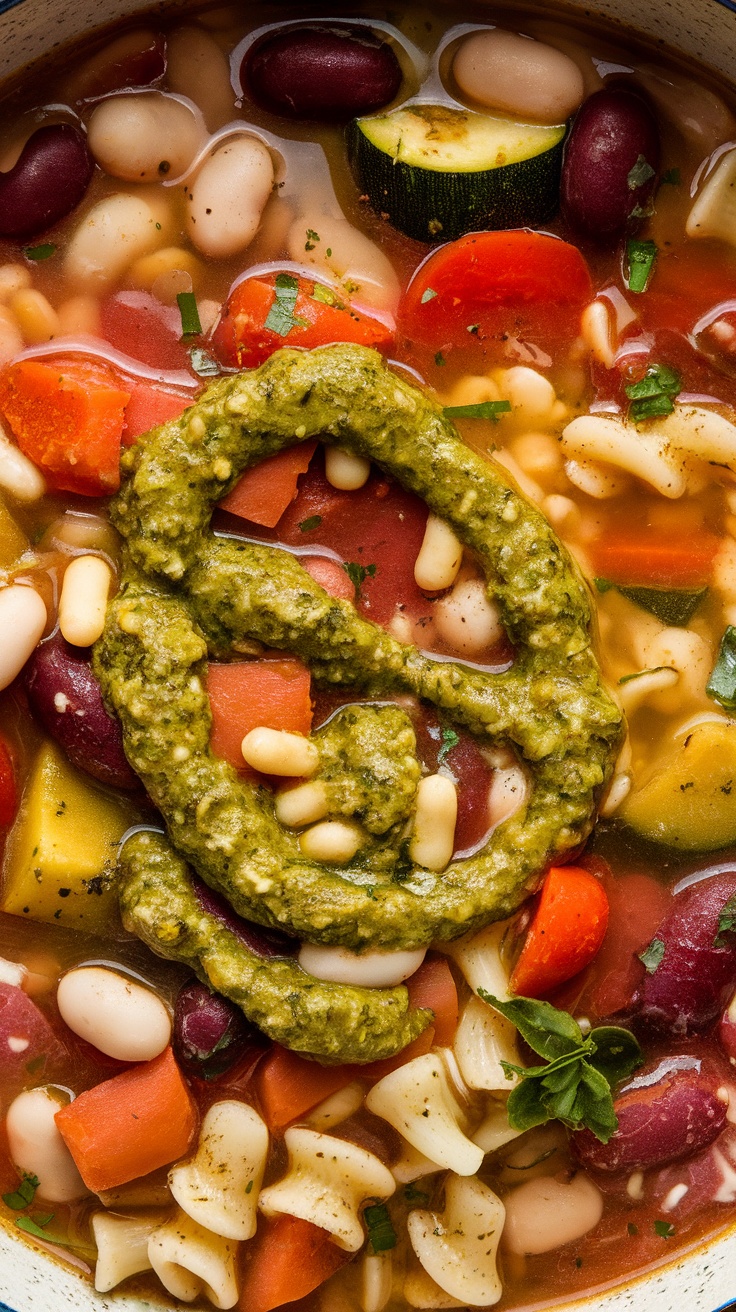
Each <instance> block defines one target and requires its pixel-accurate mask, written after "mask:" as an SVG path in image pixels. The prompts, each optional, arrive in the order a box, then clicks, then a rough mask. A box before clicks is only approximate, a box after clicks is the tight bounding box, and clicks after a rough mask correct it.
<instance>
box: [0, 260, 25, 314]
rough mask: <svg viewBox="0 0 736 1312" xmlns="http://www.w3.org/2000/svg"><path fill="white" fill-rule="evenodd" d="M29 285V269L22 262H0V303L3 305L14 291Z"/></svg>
mask: <svg viewBox="0 0 736 1312" xmlns="http://www.w3.org/2000/svg"><path fill="white" fill-rule="evenodd" d="M30 285H31V271H30V269H27V268H26V266H25V265H24V264H0V305H5V304H6V303H7V302H8V301H9V300H11V299H12V298H13V296H15V293H16V292H19V291H22V289H23V288H24V287H30Z"/></svg>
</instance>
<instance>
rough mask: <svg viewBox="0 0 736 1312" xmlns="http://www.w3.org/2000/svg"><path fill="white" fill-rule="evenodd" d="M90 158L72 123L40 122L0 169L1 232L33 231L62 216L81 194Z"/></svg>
mask: <svg viewBox="0 0 736 1312" xmlns="http://www.w3.org/2000/svg"><path fill="white" fill-rule="evenodd" d="M93 168H94V163H93V160H92V156H91V155H90V153H89V151H88V149H87V139H86V137H85V136H84V133H83V132H80V130H79V128H75V127H73V125H72V124H71V123H53V124H50V125H49V126H48V127H43V128H39V129H38V131H37V132H34V133H33V136H32V137H30V139H29V140H28V141H27V142H26V144H25V146H24V147H23V150H22V151H21V154H20V158H19V159H18V160H17V161H16V163H15V164H14V165H13V168H12V169H8V171H7V172H6V173H0V237H20V238H21V239H22V240H25V239H26V238H27V237H35V236H36V235H37V234H38V233H40V232H43V231H44V229H46V228H50V227H51V226H52V225H53V224H54V223H58V222H59V220H60V219H64V218H66V216H67V214H71V212H72V210H73V209H75V208H76V206H77V205H78V204H79V202H80V200H81V199H82V197H83V196H84V193H85V192H86V190H87V187H88V185H89V181H90V178H91V177H92V170H93Z"/></svg>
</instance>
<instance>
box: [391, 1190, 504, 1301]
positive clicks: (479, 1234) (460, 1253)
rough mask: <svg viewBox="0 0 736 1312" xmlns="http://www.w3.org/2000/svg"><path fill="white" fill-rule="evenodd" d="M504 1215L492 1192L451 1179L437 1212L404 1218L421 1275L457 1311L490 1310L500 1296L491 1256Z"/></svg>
mask: <svg viewBox="0 0 736 1312" xmlns="http://www.w3.org/2000/svg"><path fill="white" fill-rule="evenodd" d="M505 1214H506V1213H505V1209H504V1205H503V1203H502V1202H501V1199H500V1198H498V1197H497V1196H496V1194H494V1193H493V1190H492V1189H489V1188H488V1186H487V1185H485V1184H483V1183H482V1182H481V1181H480V1180H478V1179H475V1178H474V1179H462V1178H460V1177H459V1176H457V1175H450V1176H449V1177H448V1179H447V1183H446V1185H445V1210H444V1212H443V1213H440V1214H438V1213H436V1212H430V1211H421V1210H420V1211H415V1212H410V1213H409V1216H408V1219H407V1228H408V1231H409V1239H410V1241H411V1246H412V1248H413V1249H414V1252H415V1253H416V1255H417V1257H418V1258H419V1261H420V1262H421V1264H422V1266H423V1267H424V1270H425V1271H426V1272H427V1274H428V1275H429V1276H431V1278H432V1280H434V1282H435V1284H437V1285H439V1287H440V1289H444V1291H445V1293H447V1294H450V1295H451V1296H452V1297H453V1298H458V1299H460V1301H461V1304H462V1306H471V1307H490V1306H492V1304H494V1303H497V1302H498V1300H499V1298H500V1297H501V1294H502V1292H503V1289H502V1285H501V1279H500V1276H499V1274H498V1269H497V1266H496V1254H497V1251H498V1243H499V1240H500V1238H501V1233H502V1231H503V1223H504V1217H505Z"/></svg>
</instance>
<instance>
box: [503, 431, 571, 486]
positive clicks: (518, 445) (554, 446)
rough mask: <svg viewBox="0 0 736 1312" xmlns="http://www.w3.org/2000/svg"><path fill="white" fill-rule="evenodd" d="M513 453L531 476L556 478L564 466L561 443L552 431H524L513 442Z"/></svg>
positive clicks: (520, 465) (519, 464)
mask: <svg viewBox="0 0 736 1312" xmlns="http://www.w3.org/2000/svg"><path fill="white" fill-rule="evenodd" d="M511 454H512V455H513V457H514V459H515V461H516V463H517V464H518V466H519V468H520V469H523V471H524V473H525V474H527V475H528V477H529V478H537V479H542V480H544V479H549V478H554V477H555V475H556V474H558V473H559V471H560V470H561V468H562V456H561V455H560V444H559V442H558V441H557V439H556V438H554V437H552V435H551V434H550V433H532V432H530V433H522V435H521V437H517V438H516V440H515V441H514V442H512V444H511Z"/></svg>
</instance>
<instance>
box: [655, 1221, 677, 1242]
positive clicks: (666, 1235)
mask: <svg viewBox="0 0 736 1312" xmlns="http://www.w3.org/2000/svg"><path fill="white" fill-rule="evenodd" d="M654 1233H655V1235H659V1237H660V1239H671V1238H672V1236H673V1235H674V1233H675V1227H674V1226H673V1224H672V1222H671V1221H655V1222H654Z"/></svg>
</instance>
